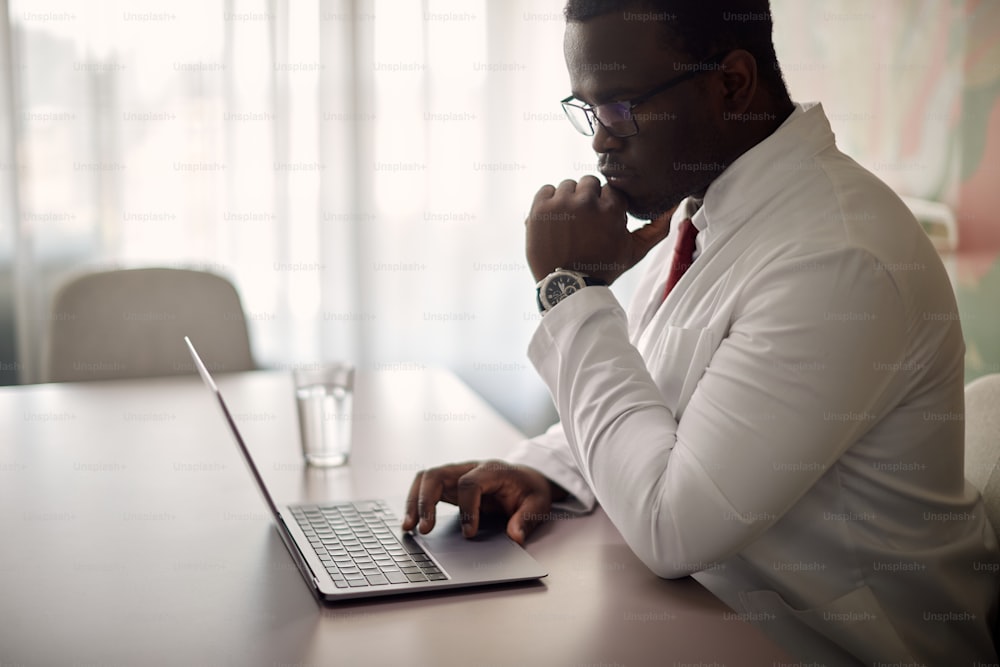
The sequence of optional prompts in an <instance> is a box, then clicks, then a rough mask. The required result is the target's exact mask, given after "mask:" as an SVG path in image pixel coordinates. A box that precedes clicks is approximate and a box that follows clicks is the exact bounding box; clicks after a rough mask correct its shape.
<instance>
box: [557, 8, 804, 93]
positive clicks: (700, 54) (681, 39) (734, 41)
mask: <svg viewBox="0 0 1000 667" xmlns="http://www.w3.org/2000/svg"><path fill="white" fill-rule="evenodd" d="M630 10H634V11H630ZM613 12H623V13H625V12H629V14H634V16H635V19H634V20H637V21H641V20H647V21H657V22H659V23H660V24H661V25H662V26H663V27H664V29H665V30H664V36H665V39H666V43H667V44H669V45H670V46H671V47H673V48H675V49H677V50H679V51H680V52H682V53H684V54H685V55H688V56H690V57H691V58H692V59H693V60H694V61H695V62H703V61H705V60H706V59H708V58H710V57H712V56H713V55H715V54H717V53H720V52H725V51H731V50H733V49H744V50H746V51H748V52H750V54H752V55H753V57H754V58H755V59H756V60H757V74H758V77H759V78H760V81H761V83H763V84H764V86H765V87H767V88H768V89H769V90H771V92H772V93H775V94H777V95H779V96H780V97H787V96H788V89H787V87H786V85H785V80H784V78H783V77H782V74H781V66H780V65H779V64H778V56H777V54H776V53H775V51H774V42H773V41H772V38H771V32H772V29H773V24H772V21H771V6H770V2H769V0H567V2H566V8H565V9H564V14H565V16H566V20H567V21H577V22H584V21H587V20H589V19H592V18H595V17H597V16H602V15H605V14H611V13H613ZM626 18H628V15H626Z"/></svg>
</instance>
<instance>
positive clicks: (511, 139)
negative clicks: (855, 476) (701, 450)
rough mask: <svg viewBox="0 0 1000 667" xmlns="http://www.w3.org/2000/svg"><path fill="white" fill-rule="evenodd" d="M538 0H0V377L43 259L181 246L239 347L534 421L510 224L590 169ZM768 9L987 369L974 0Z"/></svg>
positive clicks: (38, 326)
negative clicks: (433, 384)
mask: <svg viewBox="0 0 1000 667" xmlns="http://www.w3.org/2000/svg"><path fill="white" fill-rule="evenodd" d="M562 5H563V2H562V0H295V2H278V1H271V2H268V1H265V0H258V1H253V0H245V1H244V0H172V1H171V2H163V1H162V0H160V1H158V2H141V1H137V2H131V1H130V2H125V1H120V2H113V1H103V0H94V1H91V2H87V3H81V2H75V1H72V0H63V1H58V0H0V10H2V11H0V61H2V69H0V114H2V119H3V123H2V125H0V384H15V383H31V382H37V381H39V380H40V379H41V377H42V375H41V372H42V371H41V368H42V363H43V360H42V354H43V349H44V342H45V332H46V329H47V326H48V324H49V322H50V321H51V320H52V319H53V318H54V317H58V313H53V312H51V306H50V304H51V299H52V295H53V293H54V291H55V289H56V288H57V287H58V286H59V285H60V284H61V283H62V282H63V281H65V280H66V279H67V277H69V276H72V275H76V274H79V273H80V272H83V271H88V270H94V269H108V268H118V267H133V266H134V267H139V266H169V267H194V268H203V269H208V270H211V271H215V272H217V273H221V274H223V275H225V276H227V277H228V278H229V279H231V280H232V281H233V283H234V284H235V285H236V287H237V288H238V290H239V292H240V295H241V297H242V299H243V307H244V309H245V311H246V318H247V324H248V326H249V329H250V335H251V341H252V347H253V354H254V357H255V359H256V361H257V362H258V364H260V365H261V366H264V367H276V368H283V367H290V366H293V365H295V364H299V363H304V362H312V361H318V360H333V359H348V360H351V361H353V362H355V363H357V364H358V365H359V366H360V367H361V368H362V369H364V368H406V367H408V365H413V366H414V367H419V366H432V365H436V366H444V367H447V368H450V369H452V370H454V371H455V372H456V373H457V374H458V375H459V376H460V377H461V378H462V379H463V380H464V381H465V382H467V383H468V384H469V385H470V386H472V387H473V388H474V389H475V390H476V391H478V392H479V393H480V394H481V395H483V396H484V397H485V398H486V399H487V400H488V401H489V402H490V403H492V404H493V405H494V406H495V407H496V408H497V409H498V410H499V411H500V412H501V413H503V414H504V415H505V416H506V417H507V418H508V419H510V420H511V421H512V422H513V423H514V424H515V425H517V426H518V427H519V428H520V429H522V430H523V431H525V432H526V433H528V434H534V433H538V432H540V431H541V430H543V429H544V428H545V426H547V425H548V424H549V423H551V422H552V421H554V420H555V419H556V415H555V412H554V410H553V408H552V405H551V401H550V400H549V397H548V392H547V390H546V389H545V387H544V385H542V383H541V382H540V381H539V380H538V379H537V377H536V375H535V372H534V370H533V369H532V368H531V366H530V364H529V363H528V361H527V359H526V356H525V349H526V346H527V343H528V340H529V338H530V336H531V334H532V332H533V330H534V328H535V326H536V322H537V320H538V315H537V311H536V307H535V295H534V285H533V280H532V279H531V276H530V273H529V271H528V270H527V265H526V262H525V260H524V253H523V226H522V223H523V219H524V216H525V215H526V213H527V211H528V207H529V205H530V202H531V198H532V196H533V195H534V193H535V191H536V190H537V189H538V187H540V186H541V185H542V184H545V183H556V182H558V181H560V180H562V179H563V178H569V177H572V178H578V177H579V176H580V175H582V174H584V173H594V172H595V157H594V155H593V154H592V153H591V151H590V144H589V141H588V140H587V139H586V138H584V137H582V136H580V135H578V134H577V133H576V132H575V131H574V130H573V129H572V127H571V126H570V125H569V123H568V122H566V120H565V118H564V117H563V114H562V111H561V109H560V107H559V103H558V101H559V100H560V99H561V98H563V97H565V96H566V95H568V94H569V83H568V77H567V75H566V72H565V68H564V64H563V58H562V31H563V18H562V14H561V11H562ZM772 14H773V17H774V25H775V45H776V48H777V52H778V57H779V59H780V61H781V63H782V66H783V70H784V73H785V78H786V81H787V82H788V85H789V88H790V91H791V93H792V98H793V99H794V100H796V101H811V100H819V101H822V102H823V104H824V107H825V109H826V111H827V114H828V115H829V117H830V119H831V122H832V124H833V128H834V131H835V132H836V134H837V138H838V143H839V145H840V147H841V149H842V150H844V151H845V152H847V153H848V154H850V155H851V156H852V157H854V158H855V159H856V160H858V161H859V162H860V163H862V164H863V165H865V166H867V167H868V168H870V169H872V170H873V171H874V172H875V173H877V174H879V175H880V176H881V177H882V178H883V179H885V180H886V181H887V182H888V183H889V184H890V185H891V186H892V187H893V188H895V189H896V191H897V192H899V193H900V194H901V195H905V196H908V197H911V198H915V199H916V200H920V201H915V202H914V204H913V205H914V207H915V208H917V209H918V210H920V211H923V210H926V211H928V213H927V217H926V219H923V218H922V220H923V221H924V222H925V223H926V225H927V229H928V232H929V233H930V234H931V235H932V236H934V237H935V241H936V243H937V244H938V246H939V248H940V249H941V251H942V254H943V257H944V259H945V262H946V265H947V266H948V267H949V271H950V273H951V275H952V279H953V283H954V285H955V288H956V293H957V294H958V297H959V302H960V309H961V311H962V317H963V325H964V327H965V332H966V337H967V346H968V355H967V363H966V370H967V379H969V380H971V379H973V378H974V377H977V376H979V375H982V374H985V373H988V372H997V371H1000V263H998V262H997V255H998V252H1000V214H998V211H1000V96H998V95H1000V2H997V0H880V1H879V2H877V3H873V2H870V0H772ZM922 202H923V203H922ZM926 202H931V203H932V204H931V205H930V207H928V205H927V204H926ZM934 203H936V204H938V205H940V204H943V205H946V206H947V209H942V208H940V207H938V208H935V207H934V206H933V204H934ZM921 207H923V208H921ZM639 271H641V268H640V269H639ZM637 274H638V271H634V272H632V274H629V275H627V276H626V277H625V278H623V279H622V280H621V281H619V283H616V285H615V288H614V289H615V291H616V292H617V293H618V295H619V297H620V298H621V299H623V300H624V299H627V298H628V296H629V293H630V291H631V289H632V286H633V284H634V281H635V277H637Z"/></svg>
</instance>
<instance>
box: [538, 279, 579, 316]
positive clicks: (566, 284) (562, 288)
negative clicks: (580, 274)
mask: <svg viewBox="0 0 1000 667" xmlns="http://www.w3.org/2000/svg"><path fill="white" fill-rule="evenodd" d="M581 287H583V285H581V281H580V279H579V278H577V277H576V276H573V275H569V274H563V275H555V276H552V278H551V279H549V281H548V282H547V283H546V284H545V300H546V301H547V302H548V304H549V307H550V308H551V307H552V306H554V305H556V304H557V303H559V302H560V301H562V300H563V299H565V298H566V297H568V296H569V295H570V294H572V293H573V292H575V291H577V290H578V289H580V288H581Z"/></svg>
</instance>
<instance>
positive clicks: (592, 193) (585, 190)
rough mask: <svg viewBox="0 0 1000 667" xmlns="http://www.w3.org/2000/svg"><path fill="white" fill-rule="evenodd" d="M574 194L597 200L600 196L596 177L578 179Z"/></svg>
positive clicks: (599, 183) (589, 175) (587, 176)
mask: <svg viewBox="0 0 1000 667" xmlns="http://www.w3.org/2000/svg"><path fill="white" fill-rule="evenodd" d="M576 193H577V194H583V195H585V196H588V197H593V198H594V199H597V198H598V197H600V196H601V182H600V181H599V180H597V176H593V175H591V174H588V175H586V176H584V177H582V178H581V179H580V182H579V183H578V184H577V186H576Z"/></svg>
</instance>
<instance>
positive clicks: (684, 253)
mask: <svg viewBox="0 0 1000 667" xmlns="http://www.w3.org/2000/svg"><path fill="white" fill-rule="evenodd" d="M696 236H698V228H697V227H695V226H694V223H693V222H691V218H685V219H684V221H683V222H681V227H680V233H679V234H678V235H677V245H675V246H674V254H673V257H672V258H671V260H670V275H668V276H667V287H666V289H665V290H663V300H664V301H666V300H667V295H668V294H670V290H672V289H673V288H674V285H676V284H677V283H678V281H680V279H681V276H683V275H684V272H685V271H687V270H688V268H689V267H690V266H691V264H692V263H693V262H694V249H695V242H694V241H695V237H696Z"/></svg>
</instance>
